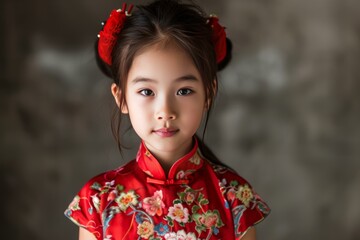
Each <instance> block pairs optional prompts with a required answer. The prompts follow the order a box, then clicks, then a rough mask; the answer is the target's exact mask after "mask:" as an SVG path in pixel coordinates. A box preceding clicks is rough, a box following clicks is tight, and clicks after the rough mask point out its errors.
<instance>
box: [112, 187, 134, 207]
mask: <svg viewBox="0 0 360 240" xmlns="http://www.w3.org/2000/svg"><path fill="white" fill-rule="evenodd" d="M137 198H138V196H137V195H136V194H135V192H134V191H133V190H130V191H128V192H127V193H124V192H122V193H121V194H120V196H119V197H117V198H116V199H115V202H116V203H117V204H118V205H119V207H120V209H121V211H123V212H125V211H126V209H127V208H128V207H130V206H135V205H136V204H137V203H138V200H137Z"/></svg>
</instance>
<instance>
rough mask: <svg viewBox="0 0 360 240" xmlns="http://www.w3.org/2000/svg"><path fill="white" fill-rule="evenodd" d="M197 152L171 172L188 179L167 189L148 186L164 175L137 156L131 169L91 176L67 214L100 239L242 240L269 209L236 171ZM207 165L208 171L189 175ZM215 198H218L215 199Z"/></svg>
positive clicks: (173, 176) (171, 176)
mask: <svg viewBox="0 0 360 240" xmlns="http://www.w3.org/2000/svg"><path fill="white" fill-rule="evenodd" d="M142 150H144V152H142V154H140V155H139V157H144V155H145V157H144V159H146V157H147V156H146V155H147V154H148V155H149V154H150V153H149V152H148V151H146V148H142ZM193 152H194V155H193V156H191V155H188V158H183V159H182V160H183V162H182V163H180V164H177V165H176V166H177V168H174V169H173V171H172V172H170V174H169V176H170V177H169V178H175V179H177V180H182V179H184V180H185V179H186V180H188V181H183V182H181V183H176V182H174V183H170V184H169V187H166V188H164V185H163V184H160V183H159V184H158V185H157V183H152V184H151V185H150V186H149V185H148V184H147V179H148V176H149V175H150V176H151V175H154V179H159V180H160V179H163V178H161V177H160V176H159V171H158V169H156V170H155V171H152V170H151V167H152V166H153V165H152V164H144V165H141V166H142V168H141V167H140V165H139V166H138V165H137V164H139V162H138V160H136V161H133V163H131V164H132V165H130V166H131V167H132V168H129V167H127V166H124V167H122V168H118V169H116V170H114V171H110V172H107V173H105V174H103V175H99V176H98V177H96V178H94V180H92V181H90V182H89V183H88V184H87V185H86V186H85V187H84V188H83V190H82V191H80V192H79V194H78V195H77V196H75V198H74V199H73V200H72V202H71V203H70V205H69V207H68V209H67V210H66V211H65V215H66V216H67V217H69V218H70V219H71V220H73V221H74V222H75V223H76V224H78V225H79V226H82V227H85V228H86V229H88V230H89V231H91V232H92V233H93V234H94V236H95V237H96V238H97V239H98V240H100V239H105V240H118V239H132V238H133V239H137V240H140V239H149V240H162V239H167V240H175V239H176V240H200V239H201V240H204V239H207V240H210V239H224V240H225V239H239V238H240V237H241V236H242V235H243V234H244V233H245V232H246V230H247V229H248V227H250V226H252V225H253V224H255V223H257V222H259V221H261V220H262V219H263V218H264V217H265V216H266V215H267V214H268V213H269V208H268V206H267V205H266V203H265V202H263V201H262V200H261V198H260V197H259V196H258V195H256V193H255V192H254V191H253V190H252V188H251V186H250V185H249V184H248V183H247V182H246V181H245V180H243V179H242V178H241V177H239V176H238V175H236V173H232V172H231V171H230V170H229V169H227V168H224V167H222V166H218V165H213V164H211V163H209V162H207V161H204V160H203V159H201V157H200V156H201V155H198V153H197V152H196V151H193ZM144 159H142V160H141V159H140V163H141V161H143V160H144ZM144 161H146V160H144ZM153 161H156V159H153ZM196 164H199V165H198V166H196ZM203 165H205V166H206V168H207V171H202V173H201V176H200V175H197V177H195V175H193V176H192V177H191V178H188V176H189V175H190V174H194V173H195V174H196V171H197V170H198V169H200V167H201V168H202V166H203ZM134 166H135V167H134ZM136 166H138V167H137V168H136ZM209 169H211V170H209ZM125 170H126V171H125ZM122 171H125V173H126V174H128V173H129V171H134V172H136V175H131V174H129V175H126V176H129V177H125V178H124V177H123V176H124V175H121V174H123V173H122ZM142 174H143V175H142ZM202 174H205V176H203V175H202ZM165 182H166V181H165ZM210 183H211V185H209V184H210ZM128 184H129V185H128ZM129 186H131V187H129ZM194 186H197V187H196V188H194ZM216 188H218V189H216ZM165 189H166V190H165ZM165 194H166V196H165ZM164 197H165V198H164ZM213 197H216V198H217V199H216V201H212V199H213ZM219 200H220V201H219ZM229 216H232V218H231V217H229ZM118 223H121V224H120V225H119V224H118ZM231 224H233V226H231ZM224 226H226V227H224ZM230 229H231V230H232V231H233V232H232V231H229V230H230Z"/></svg>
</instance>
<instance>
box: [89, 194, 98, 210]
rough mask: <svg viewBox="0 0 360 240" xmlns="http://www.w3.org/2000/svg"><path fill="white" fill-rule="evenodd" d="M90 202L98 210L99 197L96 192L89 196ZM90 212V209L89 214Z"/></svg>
mask: <svg viewBox="0 0 360 240" xmlns="http://www.w3.org/2000/svg"><path fill="white" fill-rule="evenodd" d="M91 200H92V203H93V205H94V207H95V209H96V212H100V199H99V197H98V196H97V194H94V195H92V196H91ZM91 213H92V210H90V214H91Z"/></svg>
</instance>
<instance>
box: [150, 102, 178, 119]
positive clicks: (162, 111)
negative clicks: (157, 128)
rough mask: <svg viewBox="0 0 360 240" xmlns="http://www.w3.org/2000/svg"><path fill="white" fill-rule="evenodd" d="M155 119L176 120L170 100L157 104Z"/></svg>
mask: <svg viewBox="0 0 360 240" xmlns="http://www.w3.org/2000/svg"><path fill="white" fill-rule="evenodd" d="M155 117H156V119H158V120H174V119H176V112H175V109H174V104H172V102H171V100H170V99H164V100H163V101H161V102H159V108H158V109H157V112H156V114H155Z"/></svg>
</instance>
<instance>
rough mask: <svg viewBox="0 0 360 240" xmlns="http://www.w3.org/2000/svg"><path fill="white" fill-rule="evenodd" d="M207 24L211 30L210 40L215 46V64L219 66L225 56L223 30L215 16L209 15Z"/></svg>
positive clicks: (224, 34)
mask: <svg viewBox="0 0 360 240" xmlns="http://www.w3.org/2000/svg"><path fill="white" fill-rule="evenodd" d="M207 24H209V25H210V26H211V27H212V29H213V36H212V40H213V42H214V45H215V53H216V62H217V63H218V64H219V63H220V62H221V61H222V60H224V58H225V56H226V33H225V28H224V27H223V26H221V25H220V24H219V18H218V17H217V16H215V15H210V17H209V18H208V21H207Z"/></svg>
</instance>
